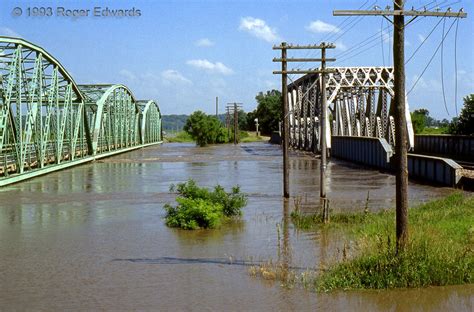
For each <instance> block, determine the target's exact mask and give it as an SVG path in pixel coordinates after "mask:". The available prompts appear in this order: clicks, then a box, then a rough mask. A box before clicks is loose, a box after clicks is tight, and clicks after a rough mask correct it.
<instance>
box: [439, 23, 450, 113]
mask: <svg viewBox="0 0 474 312" xmlns="http://www.w3.org/2000/svg"><path fill="white" fill-rule="evenodd" d="M445 26H446V19H444V18H443V35H442V36H441V38H444V30H445ZM443 54H444V39H442V40H441V90H442V91H443V101H444V108H445V109H446V113H447V114H448V116H451V115H450V114H449V111H448V105H447V104H446V93H445V91H444V66H443V65H444V60H443Z"/></svg>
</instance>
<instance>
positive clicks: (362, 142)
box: [331, 136, 393, 170]
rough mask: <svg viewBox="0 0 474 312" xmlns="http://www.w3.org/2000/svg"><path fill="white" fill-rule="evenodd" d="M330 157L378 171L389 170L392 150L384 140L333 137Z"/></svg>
mask: <svg viewBox="0 0 474 312" xmlns="http://www.w3.org/2000/svg"><path fill="white" fill-rule="evenodd" d="M331 143H332V146H331V155H332V156H334V157H337V158H341V159H345V160H349V161H352V162H355V163H359V164H363V165H366V166H369V167H373V168H378V169H387V170H390V169H391V167H390V158H391V157H392V155H393V150H392V147H391V146H390V144H388V143H387V141H386V140H385V139H380V138H369V137H351V136H333V137H332V138H331Z"/></svg>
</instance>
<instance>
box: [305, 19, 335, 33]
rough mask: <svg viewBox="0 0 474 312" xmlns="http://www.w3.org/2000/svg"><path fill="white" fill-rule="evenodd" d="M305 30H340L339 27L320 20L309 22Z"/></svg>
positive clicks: (326, 31)
mask: <svg viewBox="0 0 474 312" xmlns="http://www.w3.org/2000/svg"><path fill="white" fill-rule="evenodd" d="M306 30H308V31H311V32H314V33H330V32H339V31H340V29H339V28H338V27H337V26H334V25H332V24H328V23H325V22H323V21H321V20H316V21H314V22H311V23H310V24H309V25H308V26H306Z"/></svg>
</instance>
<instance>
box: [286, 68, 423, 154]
mask: <svg viewBox="0 0 474 312" xmlns="http://www.w3.org/2000/svg"><path fill="white" fill-rule="evenodd" d="M330 69H332V70H333V71H332V72H331V73H329V74H327V79H326V81H327V84H326V90H327V92H326V93H327V94H328V100H327V103H328V107H327V109H329V112H330V116H331V117H330V118H332V127H330V126H329V119H330V118H328V120H327V122H328V124H327V128H328V129H332V135H348V136H369V137H383V138H386V139H387V141H388V142H390V144H392V145H395V143H396V142H395V132H394V131H395V127H394V117H393V107H392V101H391V99H392V98H393V96H394V91H393V78H394V75H393V68H392V67H334V68H330ZM319 77H320V74H308V75H304V76H303V77H301V78H299V79H298V80H296V81H295V82H293V83H292V84H290V85H289V86H288V98H289V101H288V102H289V106H290V107H289V109H290V110H289V111H290V113H289V116H290V117H289V118H290V144H291V146H293V147H294V148H298V149H306V150H308V149H313V150H319V141H320V137H319V135H320V133H321V132H320V126H321V125H320V124H319V119H318V118H317V117H318V116H319V113H320V111H321V107H320V103H322V100H321V98H320V97H321V88H322V86H321V81H320V79H319ZM311 95H312V96H311ZM387 96H388V97H390V104H389V102H388V99H387ZM376 97H377V98H378V99H377V100H376V99H375V98H376ZM375 103H376V104H375ZM406 103H407V104H406V105H407V107H406V111H407V115H406V118H407V129H408V143H409V148H413V146H414V132H413V127H412V124H411V118H410V113H409V109H408V101H407V102H406ZM308 115H309V117H308ZM313 116H314V117H313ZM326 140H327V142H328V147H329V148H330V147H331V132H330V131H328V133H327V138H326ZM310 142H311V143H310Z"/></svg>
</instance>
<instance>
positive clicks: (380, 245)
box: [291, 193, 474, 291]
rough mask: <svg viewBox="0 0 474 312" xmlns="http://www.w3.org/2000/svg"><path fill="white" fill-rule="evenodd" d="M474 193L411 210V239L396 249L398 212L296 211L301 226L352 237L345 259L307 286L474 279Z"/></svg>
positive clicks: (417, 284) (431, 283) (444, 282)
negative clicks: (324, 216)
mask: <svg viewBox="0 0 474 312" xmlns="http://www.w3.org/2000/svg"><path fill="white" fill-rule="evenodd" d="M473 212H474V197H473V196H466V195H463V194H462V193H455V194H452V195H450V196H447V197H446V198H443V199H440V200H435V201H432V202H429V203H426V204H423V205H419V206H417V207H414V208H411V209H410V211H409V233H410V241H409V244H408V247H407V248H406V250H405V251H404V252H403V253H400V254H398V255H396V253H395V212H394V210H386V211H383V212H380V213H368V212H361V213H351V214H338V215H333V216H331V223H330V224H327V225H325V224H322V223H321V218H320V216H315V215H310V216H308V215H302V214H301V213H299V212H298V211H296V212H293V213H292V215H291V218H292V221H293V223H294V225H295V227H297V228H302V229H309V230H311V229H317V228H322V227H325V228H329V229H330V228H333V227H337V228H339V229H340V228H343V229H344V230H345V231H347V239H348V240H350V241H351V243H350V244H349V245H348V248H347V250H346V248H344V250H343V255H344V257H343V260H342V261H340V262H337V263H334V264H333V265H332V266H330V267H329V268H327V269H324V270H323V271H322V272H318V273H316V272H313V273H314V274H312V275H311V276H313V277H312V278H311V281H310V282H308V279H307V278H305V281H304V283H303V284H304V286H305V287H309V288H311V289H313V290H317V291H330V290H334V289H345V290H346V289H386V288H399V287H400V288H405V287H426V286H439V285H454V284H470V283H473V282H474V279H473V272H474V213H473Z"/></svg>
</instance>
